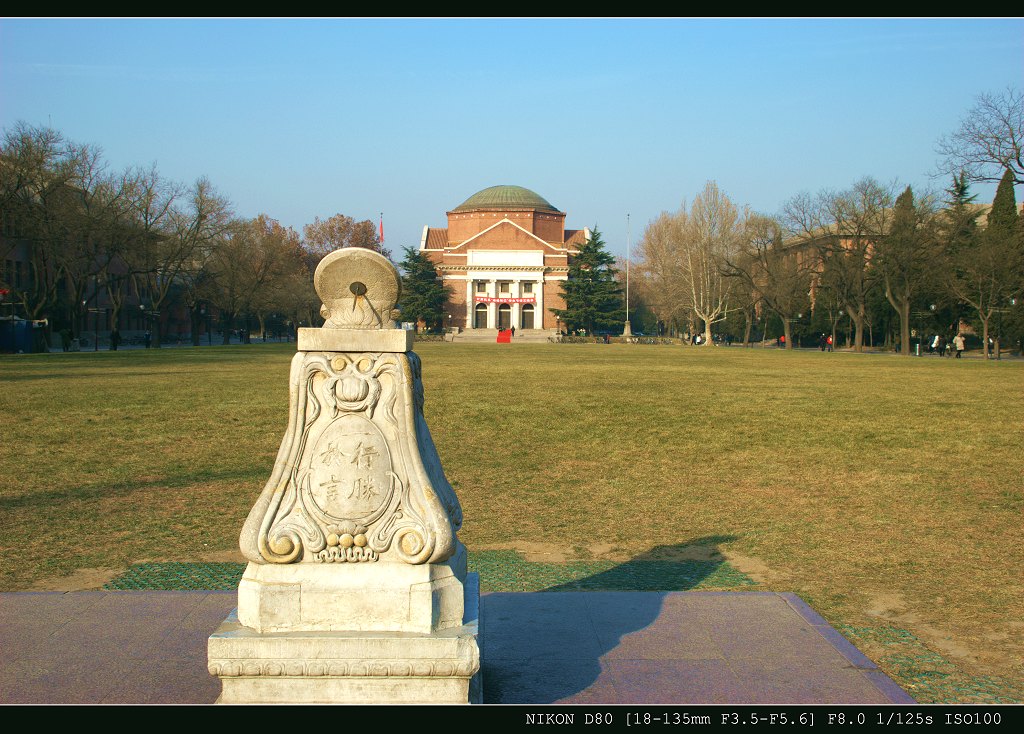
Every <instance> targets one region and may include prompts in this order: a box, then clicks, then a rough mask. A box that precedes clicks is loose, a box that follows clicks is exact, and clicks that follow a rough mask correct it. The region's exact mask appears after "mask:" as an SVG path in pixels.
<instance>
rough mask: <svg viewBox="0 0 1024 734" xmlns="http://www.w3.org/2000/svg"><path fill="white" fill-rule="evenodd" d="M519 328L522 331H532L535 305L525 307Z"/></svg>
mask: <svg viewBox="0 0 1024 734" xmlns="http://www.w3.org/2000/svg"><path fill="white" fill-rule="evenodd" d="M519 327H520V328H521V329H532V328H534V326H533V304H532V303H527V304H526V305H525V306H523V315H522V317H521V318H520V324H519Z"/></svg>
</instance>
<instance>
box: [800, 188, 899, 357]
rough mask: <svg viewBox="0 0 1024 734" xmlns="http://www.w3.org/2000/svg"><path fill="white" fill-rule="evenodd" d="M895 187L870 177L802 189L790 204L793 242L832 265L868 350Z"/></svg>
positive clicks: (858, 339)
mask: <svg viewBox="0 0 1024 734" xmlns="http://www.w3.org/2000/svg"><path fill="white" fill-rule="evenodd" d="M893 199H894V196H893V187H892V186H891V185H890V186H883V185H882V184H880V183H878V182H877V181H876V180H875V179H873V178H864V179H861V180H860V181H858V182H857V183H855V184H854V185H853V186H852V187H851V188H850V189H848V190H847V191H843V192H839V193H836V192H833V191H824V192H822V193H820V194H818V195H817V196H816V197H811V196H808V195H806V194H801V195H799V196H796V197H794V198H792V199H790V200H789V201H788V202H787V203H786V205H785V206H784V217H785V221H786V225H787V227H788V228H789V229H790V231H791V232H792V233H793V246H794V247H806V248H814V249H816V250H817V252H818V255H819V257H820V258H821V261H822V263H823V267H828V268H830V269H831V275H832V280H831V286H832V288H833V289H834V292H835V294H836V296H837V298H838V299H839V301H840V302H841V303H842V304H843V308H844V309H845V310H846V313H847V315H848V316H849V317H850V320H851V321H852V322H853V326H854V350H855V351H858V352H861V351H863V350H864V327H865V324H866V322H867V317H868V298H869V295H870V294H871V291H872V289H874V288H875V287H876V285H877V280H878V276H879V273H878V271H877V269H875V268H873V267H872V260H873V258H874V255H875V245H876V243H877V242H878V241H879V240H880V239H881V238H882V237H883V236H884V235H885V233H886V232H887V231H888V228H889V222H890V220H891V218H892V204H893Z"/></svg>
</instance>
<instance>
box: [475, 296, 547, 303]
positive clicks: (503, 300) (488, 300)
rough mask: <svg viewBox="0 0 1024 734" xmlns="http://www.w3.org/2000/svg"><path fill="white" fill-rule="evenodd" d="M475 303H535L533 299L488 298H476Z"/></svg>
mask: <svg viewBox="0 0 1024 734" xmlns="http://www.w3.org/2000/svg"><path fill="white" fill-rule="evenodd" d="M476 302H477V303H536V301H535V300H534V299H533V298H491V297H490V296H477V297H476Z"/></svg>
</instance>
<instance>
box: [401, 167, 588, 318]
mask: <svg viewBox="0 0 1024 734" xmlns="http://www.w3.org/2000/svg"><path fill="white" fill-rule="evenodd" d="M589 236H590V231H589V230H588V229H585V228H584V229H566V228H565V212H561V211H559V210H558V209H556V208H555V207H554V206H552V205H551V203H550V202H548V200H547V199H545V198H544V197H543V196H540V195H539V194H537V193H535V192H533V191H530V190H529V189H524V188H523V187H522V186H491V187H490V188H487V189H484V190H483V191H478V192H477V193H475V194H473V195H472V196H471V197H469V198H468V199H466V200H465V201H464V202H462V203H461V204H459V205H458V206H457V207H455V208H454V209H452V210H451V211H450V212H448V227H447V228H446V229H441V228H438V227H429V226H427V227H424V228H423V238H422V240H421V242H420V251H421V252H423V253H424V254H425V255H427V257H429V258H430V259H431V260H432V261H433V262H434V264H435V266H436V267H437V272H438V274H439V275H440V276H441V278H442V279H443V280H444V282H445V284H446V285H448V286H450V287H451V290H452V297H451V298H450V299H449V302H448V311H447V313H448V318H446V319H445V320H446V322H448V323H446V326H452V327H458V328H460V329H507V328H509V327H510V326H513V325H514V326H515V327H516V329H526V330H530V329H547V330H552V331H553V330H555V329H556V328H558V320H557V319H556V318H555V315H554V314H553V313H552V312H551V310H550V309H552V308H565V301H564V300H563V299H562V296H561V288H560V283H561V281H564V280H565V279H566V278H567V277H568V274H569V262H570V260H571V258H572V257H573V255H575V254H576V253H577V252H578V247H579V245H581V244H583V243H584V242H586V240H587V238H588V237H589Z"/></svg>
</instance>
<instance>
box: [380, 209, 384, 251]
mask: <svg viewBox="0 0 1024 734" xmlns="http://www.w3.org/2000/svg"><path fill="white" fill-rule="evenodd" d="M380 243H381V244H382V245H383V244H384V212H381V213H380Z"/></svg>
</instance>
